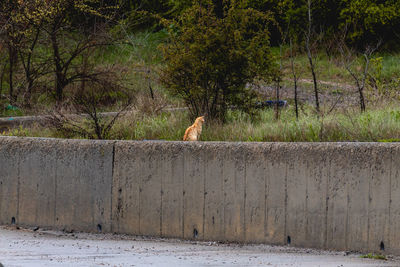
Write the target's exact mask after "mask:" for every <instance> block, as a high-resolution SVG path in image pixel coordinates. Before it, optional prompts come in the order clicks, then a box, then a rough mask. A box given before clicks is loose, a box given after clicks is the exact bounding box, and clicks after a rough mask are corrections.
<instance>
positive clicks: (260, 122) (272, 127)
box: [3, 107, 400, 142]
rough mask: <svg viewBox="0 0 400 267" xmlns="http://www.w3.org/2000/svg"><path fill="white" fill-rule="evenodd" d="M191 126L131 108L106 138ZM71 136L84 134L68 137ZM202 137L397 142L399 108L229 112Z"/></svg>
mask: <svg viewBox="0 0 400 267" xmlns="http://www.w3.org/2000/svg"><path fill="white" fill-rule="evenodd" d="M191 124H192V121H191V120H190V119H189V117H188V115H187V113H186V112H182V111H180V112H173V113H171V112H162V113H159V114H157V115H151V114H147V115H146V114H143V113H142V112H140V111H133V112H130V113H129V114H127V115H125V116H124V117H122V118H121V119H120V120H118V121H117V123H116V124H115V126H114V128H113V130H112V131H111V134H110V139H122V140H155V139H157V140H181V138H182V136H183V134H184V131H185V129H186V128H187V127H188V126H190V125H191ZM3 134H5V135H16V136H43V137H63V133H60V132H57V131H56V130H54V129H48V128H40V127H33V128H31V129H25V128H17V129H14V130H11V131H9V132H6V133H3ZM68 137H69V138H83V136H79V135H72V136H71V135H70V134H69V135H68ZM201 140H203V141H243V142H251V141H260V142H271V141H279V142H335V141H360V142H397V141H399V140H400V108H398V107H386V108H380V109H374V110H372V109H371V110H368V111H367V112H365V113H364V114H360V113H359V112H358V111H342V112H340V113H339V112H338V113H335V114H331V115H329V116H325V117H318V116H317V115H315V114H314V113H313V112H312V110H311V109H309V110H305V111H303V112H302V114H301V117H300V119H299V120H296V118H295V116H294V113H293V110H292V109H291V108H286V109H284V110H283V111H282V113H281V118H280V120H275V118H274V111H273V110H264V111H262V112H260V114H259V116H258V117H257V118H251V117H250V116H249V115H246V114H243V113H241V112H237V111H231V112H230V113H229V116H228V121H227V123H226V124H220V123H216V122H213V123H212V122H209V121H206V123H205V125H204V128H203V132H202V136H201Z"/></svg>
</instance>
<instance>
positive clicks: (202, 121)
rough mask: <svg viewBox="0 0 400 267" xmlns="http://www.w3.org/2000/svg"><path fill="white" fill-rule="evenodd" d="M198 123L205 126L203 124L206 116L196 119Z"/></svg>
mask: <svg viewBox="0 0 400 267" xmlns="http://www.w3.org/2000/svg"><path fill="white" fill-rule="evenodd" d="M196 122H197V123H201V124H203V123H204V116H201V117H198V118H197V119H196Z"/></svg>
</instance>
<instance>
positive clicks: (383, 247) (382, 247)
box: [379, 241, 385, 250]
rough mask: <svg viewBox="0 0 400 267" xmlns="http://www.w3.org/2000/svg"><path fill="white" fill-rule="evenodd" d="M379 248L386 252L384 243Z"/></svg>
mask: <svg viewBox="0 0 400 267" xmlns="http://www.w3.org/2000/svg"><path fill="white" fill-rule="evenodd" d="M379 247H380V248H381V250H385V244H384V243H383V241H382V242H381V244H380V245H379Z"/></svg>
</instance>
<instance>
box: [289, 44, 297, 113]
mask: <svg viewBox="0 0 400 267" xmlns="http://www.w3.org/2000/svg"><path fill="white" fill-rule="evenodd" d="M289 47H290V70H291V72H292V75H293V83H294V106H295V112H296V119H297V120H298V119H299V105H298V104H299V103H298V96H297V95H298V92H297V82H298V80H299V75H298V74H297V72H296V69H295V64H294V54H293V43H292V38H289Z"/></svg>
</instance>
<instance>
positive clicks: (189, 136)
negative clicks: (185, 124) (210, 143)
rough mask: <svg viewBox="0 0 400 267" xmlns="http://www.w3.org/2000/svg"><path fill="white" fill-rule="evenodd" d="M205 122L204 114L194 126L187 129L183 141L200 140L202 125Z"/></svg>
mask: <svg viewBox="0 0 400 267" xmlns="http://www.w3.org/2000/svg"><path fill="white" fill-rule="evenodd" d="M203 123H204V116H201V117H198V118H197V119H196V120H195V121H194V123H193V125H192V126H190V127H189V128H187V129H186V131H185V135H184V136H183V141H198V140H199V139H200V134H201V127H202V125H203Z"/></svg>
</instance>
